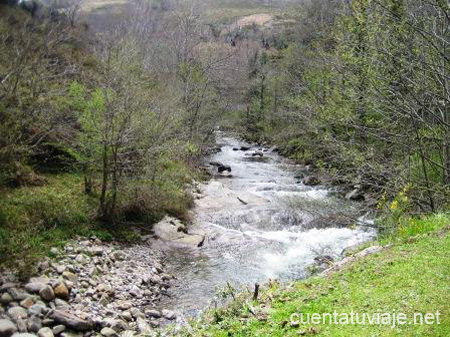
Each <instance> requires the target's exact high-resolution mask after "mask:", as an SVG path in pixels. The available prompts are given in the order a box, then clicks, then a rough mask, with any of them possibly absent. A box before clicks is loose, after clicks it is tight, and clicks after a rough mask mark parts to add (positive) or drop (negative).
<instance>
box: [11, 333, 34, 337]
mask: <svg viewBox="0 0 450 337" xmlns="http://www.w3.org/2000/svg"><path fill="white" fill-rule="evenodd" d="M12 337H36V335H35V334H34V333H27V332H24V333H15V334H14V335H12Z"/></svg>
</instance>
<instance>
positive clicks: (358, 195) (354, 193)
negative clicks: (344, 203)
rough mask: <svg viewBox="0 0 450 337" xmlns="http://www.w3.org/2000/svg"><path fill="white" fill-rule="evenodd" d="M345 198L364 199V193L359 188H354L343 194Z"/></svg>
mask: <svg viewBox="0 0 450 337" xmlns="http://www.w3.org/2000/svg"><path fill="white" fill-rule="evenodd" d="M345 199H347V200H354V201H362V200H364V194H363V193H362V192H361V191H360V190H359V189H357V188H355V189H354V190H353V191H350V192H348V193H347V194H346V195H345Z"/></svg>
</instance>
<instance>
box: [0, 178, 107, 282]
mask: <svg viewBox="0 0 450 337" xmlns="http://www.w3.org/2000/svg"><path fill="white" fill-rule="evenodd" d="M46 180H47V183H46V184H45V185H44V186H35V187H20V188H2V189H0V193H1V199H0V266H7V267H12V268H15V269H17V270H18V272H19V273H20V274H21V275H23V276H24V277H26V276H28V275H29V274H31V273H32V272H33V269H34V266H35V264H36V262H37V261H38V260H39V259H41V258H42V257H43V256H46V255H47V254H48V251H49V249H50V248H51V247H53V246H56V247H58V246H63V245H64V243H65V242H66V241H67V240H69V239H70V238H72V237H73V236H75V235H81V236H87V235H90V234H96V235H98V236H99V237H102V238H104V239H108V238H112V237H111V235H110V234H109V233H108V232H107V231H105V230H103V229H101V228H100V227H99V226H98V225H97V224H95V221H93V219H94V217H95V212H96V210H97V205H98V204H97V201H96V199H94V198H93V197H89V196H87V195H85V194H84V193H83V179H82V177H80V176H79V175H74V174H59V175H48V176H46Z"/></svg>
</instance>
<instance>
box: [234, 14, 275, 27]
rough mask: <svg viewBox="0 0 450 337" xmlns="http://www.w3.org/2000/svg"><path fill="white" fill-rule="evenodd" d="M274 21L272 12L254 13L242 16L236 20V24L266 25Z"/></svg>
mask: <svg viewBox="0 0 450 337" xmlns="http://www.w3.org/2000/svg"><path fill="white" fill-rule="evenodd" d="M272 21H273V15H271V14H253V15H248V16H244V17H242V18H240V19H239V20H238V21H236V23H235V24H236V25H237V26H240V27H246V26H251V25H253V24H255V25H257V26H265V25H268V24H270V23H271V22H272Z"/></svg>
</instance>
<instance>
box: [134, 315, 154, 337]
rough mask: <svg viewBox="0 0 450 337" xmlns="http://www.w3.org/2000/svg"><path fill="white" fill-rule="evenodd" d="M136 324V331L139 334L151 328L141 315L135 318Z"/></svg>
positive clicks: (147, 331)
mask: <svg viewBox="0 0 450 337" xmlns="http://www.w3.org/2000/svg"><path fill="white" fill-rule="evenodd" d="M136 325H137V329H138V332H140V333H141V334H146V333H149V332H150V331H151V329H152V328H151V327H150V325H148V324H147V322H146V321H145V320H144V319H143V318H141V317H138V318H137V320H136Z"/></svg>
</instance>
